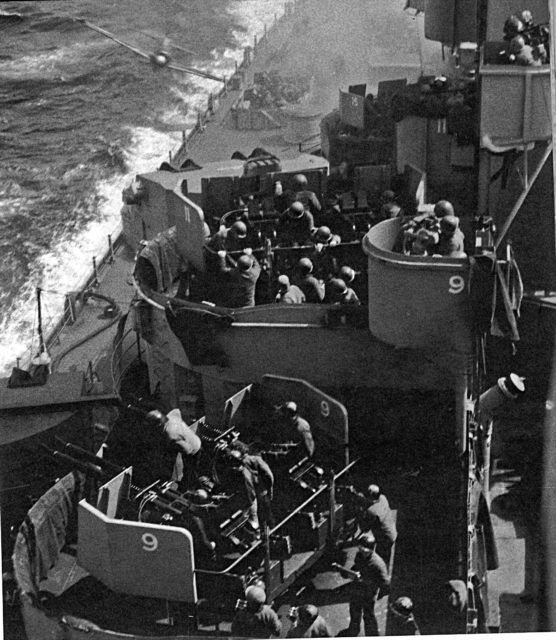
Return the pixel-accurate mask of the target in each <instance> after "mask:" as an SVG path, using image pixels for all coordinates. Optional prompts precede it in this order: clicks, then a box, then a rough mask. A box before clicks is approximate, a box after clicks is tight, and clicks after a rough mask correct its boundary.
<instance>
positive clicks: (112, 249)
mask: <svg viewBox="0 0 556 640" xmlns="http://www.w3.org/2000/svg"><path fill="white" fill-rule="evenodd" d="M121 231H122V228H121V225H120V224H118V225H117V226H116V228H115V229H114V230H113V232H112V233H111V234H108V236H107V245H106V248H105V250H104V252H103V253H102V255H101V257H100V258H97V256H94V257H93V258H92V264H91V270H90V271H89V272H88V273H87V275H86V276H85V277H84V278H83V279H82V280H81V281H80V282H78V283H77V284H76V285H75V287H74V288H73V290H72V291H67V292H58V291H49V290H42V291H43V293H47V294H48V293H52V294H55V295H57V296H64V310H63V313H62V315H61V316H60V317H58V319H55V318H52V317H46V318H44V317H43V334H44V336H45V343H46V346H47V348H48V349H52V348H53V347H54V346H56V345H60V344H61V343H62V334H63V332H64V331H65V330H66V329H68V328H69V327H71V325H73V324H74V323H75V321H76V319H77V313H78V310H77V307H76V300H77V299H79V298H80V297H82V296H83V295H84V294H85V292H86V291H87V290H89V289H95V288H97V287H98V286H99V284H100V282H101V280H102V278H103V276H104V274H105V272H106V271H107V270H108V269H109V267H110V265H111V264H112V263H113V262H114V260H115V254H116V250H117V249H118V248H119V247H120V245H121V244H122V243H123V236H122V233H121ZM36 355H37V353H36V349H35V348H34V345H32V346H31V347H29V349H27V350H26V351H25V352H24V354H23V355H22V356H20V358H18V366H21V365H20V361H21V360H25V363H22V364H23V366H24V367H25V366H27V367H29V366H30V365H31V361H32V359H33V358H35V357H36Z"/></svg>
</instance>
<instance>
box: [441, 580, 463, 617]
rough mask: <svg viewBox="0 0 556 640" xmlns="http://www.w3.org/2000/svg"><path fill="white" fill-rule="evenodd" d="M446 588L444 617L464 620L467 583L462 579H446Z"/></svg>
mask: <svg viewBox="0 0 556 640" xmlns="http://www.w3.org/2000/svg"><path fill="white" fill-rule="evenodd" d="M445 588H446V601H445V606H446V618H447V619H449V618H453V619H454V620H459V621H462V622H463V621H464V620H465V616H466V612H467V585H466V584H465V582H464V581H463V580H448V582H446V583H445Z"/></svg>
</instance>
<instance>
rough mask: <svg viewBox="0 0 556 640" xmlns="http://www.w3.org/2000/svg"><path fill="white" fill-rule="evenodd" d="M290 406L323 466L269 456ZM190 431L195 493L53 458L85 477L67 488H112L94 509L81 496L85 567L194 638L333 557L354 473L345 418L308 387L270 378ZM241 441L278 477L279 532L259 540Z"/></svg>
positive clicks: (91, 459) (298, 453) (292, 454)
mask: <svg viewBox="0 0 556 640" xmlns="http://www.w3.org/2000/svg"><path fill="white" fill-rule="evenodd" d="M287 401H294V402H296V403H297V406H298V410H299V413H300V415H302V416H303V417H304V418H305V419H306V420H307V421H308V422H309V423H310V425H311V430H312V434H313V437H314V440H315V444H316V452H315V456H314V458H315V459H314V460H313V459H308V458H307V457H306V456H305V453H304V452H303V451H302V450H301V448H300V447H299V446H294V443H292V442H287V443H281V444H280V446H271V447H269V450H270V452H269V454H267V453H266V452H264V451H263V452H261V450H262V448H263V447H262V446H261V443H262V442H264V443H265V444H266V442H267V440H266V439H265V440H262V436H263V432H262V428H263V426H265V425H272V424H273V422H272V419H273V416H274V419H278V418H276V416H277V415H278V414H279V413H280V412H279V411H277V408H278V407H280V406H281V405H283V404H284V403H285V402H287ZM191 427H192V428H193V429H194V430H195V431H196V432H197V434H198V435H199V436H200V438H201V440H202V443H203V446H202V449H201V451H202V455H201V458H200V461H199V477H198V483H197V484H196V486H195V487H191V488H187V489H184V487H183V486H179V485H178V484H177V483H174V482H170V481H168V479H165V478H164V479H163V478H157V479H156V480H155V481H153V482H151V483H148V484H146V485H145V486H142V487H139V486H136V484H135V483H134V477H133V468H132V467H127V468H124V469H121V468H120V467H119V466H118V465H117V464H116V463H114V462H107V461H104V460H103V459H102V458H100V457H95V456H92V455H90V454H87V455H86V456H83V455H82V453H81V451H80V450H79V449H78V448H75V447H72V446H71V445H67V446H64V447H60V451H59V452H57V453H56V456H57V457H58V459H60V460H61V461H63V462H64V463H65V464H70V463H71V461H72V460H73V461H74V462H75V463H76V466H77V469H78V472H74V473H73V474H70V476H69V477H68V478H70V479H71V477H74V478H78V477H81V481H82V477H83V476H84V475H88V476H89V477H91V478H94V479H96V481H97V482H102V483H103V484H102V485H101V486H100V487H98V491H96V494H95V496H94V499H93V496H92V494H91V493H90V492H89V493H88V494H87V497H86V498H83V495H84V494H83V493H81V495H79V496H78V497H79V498H81V499H80V500H79V502H78V505H77V540H78V543H77V561H78V564H79V565H80V566H81V567H82V568H83V569H84V570H85V571H86V572H88V574H89V576H90V579H94V581H95V584H97V583H98V584H99V585H100V586H99V588H100V589H101V590H103V589H104V588H105V587H107V588H108V590H109V591H110V593H111V594H112V597H114V592H116V593H121V594H126V595H125V597H126V599H127V598H129V599H130V601H133V599H134V597H138V598H140V599H141V602H146V603H150V604H147V605H145V606H147V607H151V604H152V608H153V610H157V611H159V610H160V611H166V613H167V617H168V619H172V621H173V623H174V624H175V625H176V626H181V625H184V626H186V627H187V629H190V628H191V624H192V621H194V624H195V625H197V624H203V621H206V619H207V615H209V614H210V617H211V619H212V620H215V619H216V618H219V619H221V620H226V619H228V620H229V619H230V617H231V615H232V614H233V611H234V607H235V605H236V603H237V601H238V599H241V598H242V597H243V594H244V589H245V587H246V586H247V585H248V584H250V583H251V582H253V581H254V580H263V582H264V583H265V587H266V591H267V597H268V600H269V601H270V600H273V599H274V598H276V597H277V596H279V595H280V594H282V593H284V592H285V591H286V590H287V589H288V588H289V587H290V586H291V585H292V584H293V583H294V582H295V581H296V580H297V579H298V578H299V576H300V575H301V574H302V573H303V572H304V571H306V570H307V569H309V568H310V567H311V566H312V565H313V564H314V563H315V562H316V561H317V560H318V559H319V558H321V557H322V556H323V555H324V554H325V552H326V551H327V550H330V549H331V548H333V547H334V546H335V544H336V542H337V540H338V539H339V538H340V537H341V534H342V531H343V527H344V515H343V514H344V508H343V504H342V502H340V501H338V500H337V492H336V484H337V483H342V482H346V481H347V482H349V478H348V476H349V472H350V470H351V468H352V467H353V465H354V464H355V463H354V462H352V463H350V461H349V453H348V448H347V447H348V423H347V412H346V410H345V408H344V407H343V405H341V404H340V403H339V402H337V401H336V400H334V399H333V398H331V397H329V396H327V395H325V394H324V393H322V392H320V391H319V390H317V389H316V388H315V387H313V386H311V385H309V384H308V383H306V382H304V381H300V380H295V379H290V378H282V377H277V376H265V377H264V379H263V380H262V382H261V383H260V384H252V385H249V386H248V387H246V388H244V389H242V390H241V391H239V392H238V393H236V394H235V395H234V396H232V397H230V398H229V399H228V400H227V401H226V403H225V406H224V412H223V419H222V421H221V423H220V424H219V425H218V426H215V425H211V424H208V423H207V422H206V420H205V419H204V418H201V419H199V420H198V421H197V422H195V423H193V424H192V425H191ZM239 442H244V443H247V444H246V445H245V446H246V447H248V448H249V451H250V452H253V453H256V452H259V453H260V455H262V456H264V457H265V458H266V459H267V461H268V463H269V465H271V468H272V471H273V473H274V477H275V482H274V495H273V498H272V503H271V504H272V513H273V516H274V521H273V522H266V523H265V522H262V523H261V526H260V529H259V530H258V531H257V530H254V529H253V528H252V526H251V525H250V524H249V521H248V520H249V511H248V508H249V502H248V498H247V496H246V494H245V486H244V479H243V476H242V474H241V473H239V474H238V472H237V468H236V467H235V462H237V459H236V458H235V457H234V456H231V455H230V452H232V451H234V450H235V448H236V447H237V445H238V443H239ZM277 460H278V462H276V461H277ZM76 484H79V482H77V481H76ZM82 484H83V485H85V484H86V483H85V482H82ZM126 615H128V613H126ZM159 617H162V616H159ZM152 622H153V621H152ZM153 623H154V622H153Z"/></svg>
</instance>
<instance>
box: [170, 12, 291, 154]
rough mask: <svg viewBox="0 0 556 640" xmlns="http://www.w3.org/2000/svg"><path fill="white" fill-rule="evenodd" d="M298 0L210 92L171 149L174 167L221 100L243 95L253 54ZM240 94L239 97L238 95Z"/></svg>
mask: <svg viewBox="0 0 556 640" xmlns="http://www.w3.org/2000/svg"><path fill="white" fill-rule="evenodd" d="M297 3H298V2H297V0H291V1H290V2H287V3H286V4H285V6H284V13H282V14H280V15H278V14H277V13H275V14H274V20H273V22H272V24H271V26H270V28H269V27H268V26H267V25H266V24H265V25H264V33H263V35H262V36H261V37H260V38H258V39H257V36H256V35H255V36H254V37H253V46H246V47H244V49H243V57H242V60H241V62H239V63H238V62H237V61H236V64H235V70H234V73H233V74H232V76H231V77H230V78H225V79H224V80H225V81H224V84H223V86H222V88H221V89H220V91H218V92H217V93H214V94H213V93H210V94H209V95H208V97H207V107H206V109H202V110H199V111H198V113H197V121H196V123H195V125H194V126H193V128H192V129H190V130H189V132H188V133H186V132H185V131H182V142H181V144H180V146H179V147H178V149H177V151H176V152H175V153H172V151H170V154H169V155H170V158H169V160H170V164H172V165H173V166H174V167H180V166H181V165H182V164H183V162H185V160H186V159H187V158H188V149H187V146H188V143H189V142H191V141H192V140H193V139H194V138H195V137H196V136H198V135H200V134H202V133H203V131H204V129H205V126H206V124H207V122H208V121H209V120H210V119H211V118H212V117H213V116H214V113H215V111H216V110H217V108H218V106H219V104H220V102H221V101H223V100H224V99H225V98H227V97H228V96H229V95H231V94H233V96H232V99H233V100H234V102H237V101H238V100H240V99H241V96H242V95H243V90H244V89H245V86H246V72H247V70H248V69H249V67H250V66H251V64H252V62H253V54H256V53H257V49H258V48H259V47H260V46H261V45H262V44H264V43H265V42H266V41H267V40H268V34H269V32H270V31H272V30H273V29H275V28H276V26H277V25H278V24H279V23H280V22H282V21H283V20H284V19H285V18H288V17H290V18H291V16H292V15H293V14H294V12H295V10H296V5H297ZM238 94H239V97H238Z"/></svg>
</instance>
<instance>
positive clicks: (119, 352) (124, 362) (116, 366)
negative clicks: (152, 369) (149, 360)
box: [110, 326, 146, 394]
mask: <svg viewBox="0 0 556 640" xmlns="http://www.w3.org/2000/svg"><path fill="white" fill-rule="evenodd" d="M145 353H146V349H145V347H144V345H143V343H142V341H141V339H140V338H139V335H138V334H137V333H136V331H135V329H134V328H133V327H132V326H130V327H128V328H127V329H125V330H124V331H122V332H121V334H120V333H119V334H118V335H117V336H116V338H115V340H114V344H113V351H112V358H111V361H110V373H111V377H112V384H113V386H114V390H115V392H116V393H118V394H119V390H120V385H121V383H122V380H123V379H124V378H125V376H126V374H127V373H128V371H129V370H130V368H131V367H132V365H133V364H134V363H135V362H137V360H138V361H139V362H142V361H143V359H144V355H145Z"/></svg>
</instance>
